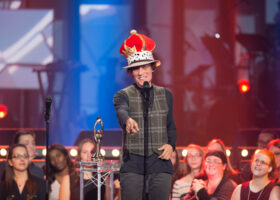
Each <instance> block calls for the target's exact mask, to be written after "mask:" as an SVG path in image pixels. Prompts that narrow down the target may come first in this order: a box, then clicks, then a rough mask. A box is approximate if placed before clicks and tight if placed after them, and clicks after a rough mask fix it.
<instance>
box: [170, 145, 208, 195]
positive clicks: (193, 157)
mask: <svg viewBox="0 0 280 200" xmlns="http://www.w3.org/2000/svg"><path fill="white" fill-rule="evenodd" d="M187 151H188V153H187V155H186V157H185V160H184V163H185V173H184V177H182V178H181V179H179V180H177V181H175V183H174V185H173V189H172V200H180V199H181V197H182V196H184V195H185V194H186V193H187V192H188V191H189V190H190V187H191V185H192V181H193V179H194V177H195V176H196V175H197V174H198V173H199V172H200V169H201V165H202V158H203V150H202V148H201V147H200V146H199V145H195V144H190V145H189V146H188V147H187Z"/></svg>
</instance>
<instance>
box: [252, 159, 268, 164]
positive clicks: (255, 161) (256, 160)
mask: <svg viewBox="0 0 280 200" xmlns="http://www.w3.org/2000/svg"><path fill="white" fill-rule="evenodd" d="M254 163H257V164H260V165H269V163H267V162H265V161H263V160H259V159H255V160H254Z"/></svg>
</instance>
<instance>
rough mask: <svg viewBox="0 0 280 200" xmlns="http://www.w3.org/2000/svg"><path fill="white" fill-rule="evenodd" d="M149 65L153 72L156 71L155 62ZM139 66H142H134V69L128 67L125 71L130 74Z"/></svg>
mask: <svg viewBox="0 0 280 200" xmlns="http://www.w3.org/2000/svg"><path fill="white" fill-rule="evenodd" d="M149 64H150V65H151V67H152V70H153V71H154V70H156V64H155V62H153V63H149ZM147 65H148V64H147ZM140 66H143V65H139V66H135V67H130V68H128V69H127V70H126V72H127V73H128V74H132V72H133V70H135V69H138V68H139V67H140Z"/></svg>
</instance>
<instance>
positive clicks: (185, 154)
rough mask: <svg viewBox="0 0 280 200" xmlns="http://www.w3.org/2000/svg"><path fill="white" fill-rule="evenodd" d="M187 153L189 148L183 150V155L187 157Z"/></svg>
mask: <svg viewBox="0 0 280 200" xmlns="http://www.w3.org/2000/svg"><path fill="white" fill-rule="evenodd" d="M187 154H188V150H187V149H184V150H183V151H182V156H183V157H186V156H187Z"/></svg>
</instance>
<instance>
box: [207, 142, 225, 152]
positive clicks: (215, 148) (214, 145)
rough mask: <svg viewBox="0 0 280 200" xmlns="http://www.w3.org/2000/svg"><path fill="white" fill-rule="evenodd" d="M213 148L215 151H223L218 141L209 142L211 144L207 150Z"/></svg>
mask: <svg viewBox="0 0 280 200" xmlns="http://www.w3.org/2000/svg"><path fill="white" fill-rule="evenodd" d="M213 150H216V151H223V148H222V146H221V145H220V144H219V143H217V142H215V143H211V144H210V145H209V147H208V149H207V152H209V151H213ZM207 152H206V153H207Z"/></svg>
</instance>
